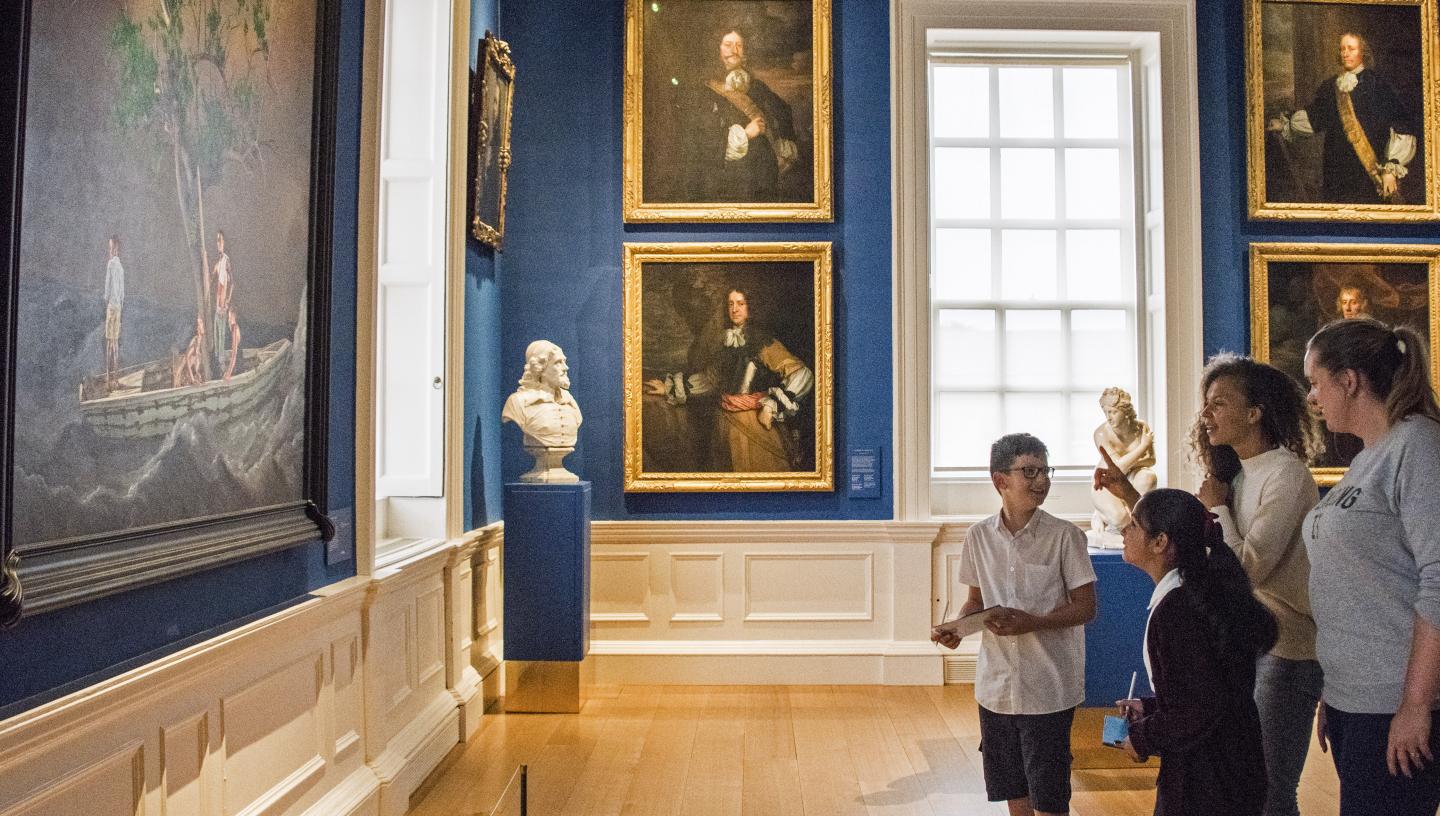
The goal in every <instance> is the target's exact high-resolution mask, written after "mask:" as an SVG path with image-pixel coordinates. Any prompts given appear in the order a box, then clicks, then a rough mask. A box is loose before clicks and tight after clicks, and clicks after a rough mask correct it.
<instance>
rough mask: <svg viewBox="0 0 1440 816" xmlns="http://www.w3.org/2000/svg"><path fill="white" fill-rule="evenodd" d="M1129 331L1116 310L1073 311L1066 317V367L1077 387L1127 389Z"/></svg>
mask: <svg viewBox="0 0 1440 816" xmlns="http://www.w3.org/2000/svg"><path fill="white" fill-rule="evenodd" d="M1131 346H1132V341H1131V339H1130V331H1129V326H1128V321H1127V320H1126V317H1125V312H1123V311H1121V310H1119V309H1076V310H1075V311H1073V312H1071V313H1070V366H1071V371H1073V372H1074V379H1075V384H1076V385H1077V386H1091V387H1095V388H1108V387H1109V386H1112V385H1119V386H1123V387H1124V388H1125V389H1126V390H1129V389H1130V388H1131V382H1132V380H1133V379H1134V375H1133V374H1132V373H1131V362H1130V360H1131V355H1132V353H1133V349H1132V348H1131Z"/></svg>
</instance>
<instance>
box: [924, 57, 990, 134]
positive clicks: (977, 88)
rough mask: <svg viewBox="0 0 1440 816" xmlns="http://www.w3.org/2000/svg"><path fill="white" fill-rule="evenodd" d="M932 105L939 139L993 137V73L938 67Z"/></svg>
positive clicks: (972, 69)
mask: <svg viewBox="0 0 1440 816" xmlns="http://www.w3.org/2000/svg"><path fill="white" fill-rule="evenodd" d="M932 76H933V77H934V81H935V85H934V89H933V90H934V94H935V98H934V100H933V101H932V102H931V105H932V107H931V111H932V112H933V116H934V120H933V121H934V134H935V135H936V136H937V137H940V138H945V137H975V136H982V137H983V136H989V135H990V69H988V68H977V67H973V66H968V65H937V66H935V72H934V74H933V75H932Z"/></svg>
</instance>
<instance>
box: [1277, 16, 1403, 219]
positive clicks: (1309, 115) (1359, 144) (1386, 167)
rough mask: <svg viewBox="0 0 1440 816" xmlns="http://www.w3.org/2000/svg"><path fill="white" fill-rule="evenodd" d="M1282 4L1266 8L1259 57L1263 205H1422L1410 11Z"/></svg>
mask: <svg viewBox="0 0 1440 816" xmlns="http://www.w3.org/2000/svg"><path fill="white" fill-rule="evenodd" d="M1279 5H1280V4H1274V3H1266V4H1264V14H1265V22H1266V29H1265V31H1264V34H1265V37H1266V39H1265V45H1264V51H1265V53H1264V54H1263V55H1260V56H1259V58H1260V59H1263V61H1264V66H1265V67H1264V71H1265V76H1264V87H1265V96H1266V98H1265V110H1266V117H1267V118H1266V122H1265V130H1266V140H1265V145H1266V151H1265V165H1266V173H1265V182H1266V184H1265V186H1266V199H1267V200H1268V201H1273V202H1280V203H1299V202H1316V203H1324V204H1360V205H1377V204H1394V205H1398V204H1418V203H1424V202H1425V192H1424V176H1425V171H1424V145H1423V136H1424V134H1423V127H1422V126H1421V122H1422V115H1423V113H1424V111H1423V108H1424V104H1423V99H1422V93H1421V88H1422V79H1423V77H1422V68H1421V66H1422V65H1423V62H1424V59H1423V57H1422V50H1423V46H1422V43H1421V37H1420V36H1419V28H1420V21H1419V18H1418V16H1417V10H1416V9H1415V8H1413V7H1412V8H1394V7H1392V8H1381V7H1377V6H1372V5H1365V4H1358V3H1357V4H1353V5H1352V4H1348V3H1341V4H1323V5H1320V6H1316V7H1314V8H1311V7H1310V6H1309V5H1306V7H1305V8H1303V9H1301V8H1295V7H1294V6H1293V5H1292V6H1291V7H1290V8H1287V9H1279V8H1278V6H1279ZM1392 18H1393V19H1392ZM1410 32H1414V34H1415V36H1414V37H1413V39H1412V38H1410V37H1407V36H1406V35H1407V33H1410Z"/></svg>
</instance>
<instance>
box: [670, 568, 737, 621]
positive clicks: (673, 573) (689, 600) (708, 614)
mask: <svg viewBox="0 0 1440 816" xmlns="http://www.w3.org/2000/svg"><path fill="white" fill-rule="evenodd" d="M670 587H671V590H672V594H673V595H674V598H675V611H674V612H672V613H671V615H670V621H671V623H679V622H683V621H690V622H711V623H718V622H720V621H723V620H725V554H724V553H720V552H703V553H702V552H672V553H670Z"/></svg>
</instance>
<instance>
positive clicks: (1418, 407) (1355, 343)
mask: <svg viewBox="0 0 1440 816" xmlns="http://www.w3.org/2000/svg"><path fill="white" fill-rule="evenodd" d="M1305 353H1306V354H1314V355H1315V363H1316V365H1319V366H1321V367H1322V368H1324V369H1325V370H1326V371H1329V372H1331V373H1332V374H1333V373H1335V372H1338V371H1344V370H1345V369H1347V368H1348V369H1350V370H1352V371H1357V372H1359V373H1360V374H1361V375H1363V376H1364V378H1365V383H1366V387H1367V388H1369V389H1370V393H1372V394H1374V395H1375V397H1376V399H1379V400H1380V401H1382V402H1384V403H1385V413H1386V416H1387V417H1388V418H1389V420H1390V424H1391V425H1394V424H1395V423H1397V422H1399V421H1400V420H1402V419H1404V418H1405V417H1407V416H1410V415H1411V414H1420V415H1421V416H1427V417H1429V418H1431V419H1433V420H1435V421H1437V422H1440V405H1437V404H1436V402H1435V389H1434V388H1433V387H1432V386H1431V385H1430V352H1429V351H1427V350H1426V344H1425V338H1423V337H1421V336H1420V332H1418V331H1415V330H1414V329H1412V328H1410V327H1409V326H1396V327H1395V328H1393V329H1392V328H1390V327H1389V326H1387V325H1385V324H1384V323H1381V322H1380V321H1378V320H1375V319H1374V318H1369V317H1365V318H1353V319H1351V320H1337V321H1335V322H1334V323H1330V324H1328V325H1326V326H1324V327H1322V328H1321V329H1320V331H1318V332H1315V336H1314V337H1311V338H1310V342H1308V343H1306V344H1305Z"/></svg>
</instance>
